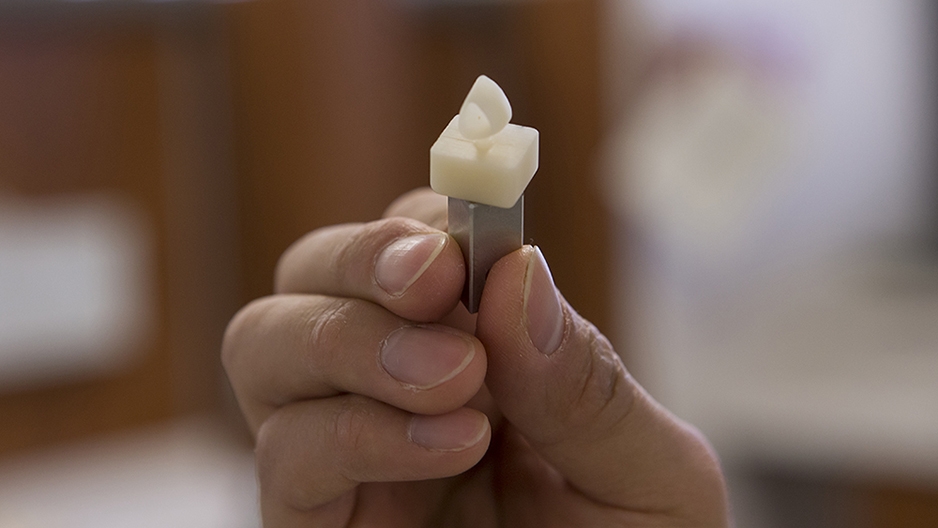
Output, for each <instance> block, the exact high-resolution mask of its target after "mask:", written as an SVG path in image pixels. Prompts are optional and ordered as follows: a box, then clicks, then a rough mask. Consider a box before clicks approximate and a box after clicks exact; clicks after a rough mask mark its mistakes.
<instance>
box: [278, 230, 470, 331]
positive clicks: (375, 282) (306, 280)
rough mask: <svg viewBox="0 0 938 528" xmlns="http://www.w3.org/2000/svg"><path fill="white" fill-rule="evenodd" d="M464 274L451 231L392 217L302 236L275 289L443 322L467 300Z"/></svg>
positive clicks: (284, 263) (282, 264)
mask: <svg viewBox="0 0 938 528" xmlns="http://www.w3.org/2000/svg"><path fill="white" fill-rule="evenodd" d="M464 268H465V266H464V264H463V259H462V253H461V252H460V250H459V246H458V245H457V244H456V242H455V241H453V239H452V238H450V237H449V236H447V235H446V233H443V232H441V231H437V230H435V229H432V228H430V227H427V226H426V225H424V224H421V223H420V222H417V221H415V220H408V219H404V218H389V219H385V220H378V221H376V222H371V223H367V224H345V225H339V226H333V227H327V228H323V229H318V230H316V231H313V232H312V233H310V234H308V235H306V236H305V237H303V238H301V239H300V240H299V241H297V242H296V243H295V244H293V246H291V247H290V248H289V249H287V251H286V252H285V253H284V254H283V256H282V257H281V259H280V262H279V264H278V265H277V272H276V280H275V284H276V285H275V290H276V291H277V292H278V293H316V294H321V295H331V296H336V297H354V298H359V299H366V300H369V301H372V302H375V303H377V304H380V305H382V306H384V307H386V308H387V309H389V310H391V311H392V312H394V313H396V314H398V315H400V316H401V317H405V318H407V319H411V320H414V321H435V320H437V319H439V318H440V317H442V316H444V315H445V314H447V313H449V312H450V311H451V310H452V309H453V308H454V307H455V306H456V303H457V302H459V296H460V295H461V293H462V285H463V280H464V276H465V271H464Z"/></svg>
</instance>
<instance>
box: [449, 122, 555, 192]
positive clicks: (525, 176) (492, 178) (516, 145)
mask: <svg viewBox="0 0 938 528" xmlns="http://www.w3.org/2000/svg"><path fill="white" fill-rule="evenodd" d="M459 119H460V116H456V117H454V118H453V120H452V121H450V123H449V126H447V127H446V130H444V131H443V134H441V135H440V138H439V139H438V140H437V141H436V143H434V144H433V147H431V148H430V187H432V188H433V190H434V191H436V192H438V193H440V194H444V195H446V196H450V197H452V198H459V199H461V200H468V201H470V202H477V203H482V204H486V205H494V206H496V207H506V208H507V207H511V206H513V205H515V202H517V201H518V198H520V197H521V195H522V194H524V189H525V188H526V187H527V186H528V183H529V182H530V181H531V178H533V177H534V173H535V172H536V171H537V160H538V150H537V147H538V132H537V130H535V129H533V128H530V127H523V126H519V125H508V126H506V127H505V128H504V129H502V131H501V132H499V133H498V134H495V135H494V136H491V137H490V138H486V139H483V140H481V141H480V140H475V141H473V140H471V139H467V138H465V137H464V136H463V135H462V134H461V133H460V132H459ZM480 143H483V144H481V145H480Z"/></svg>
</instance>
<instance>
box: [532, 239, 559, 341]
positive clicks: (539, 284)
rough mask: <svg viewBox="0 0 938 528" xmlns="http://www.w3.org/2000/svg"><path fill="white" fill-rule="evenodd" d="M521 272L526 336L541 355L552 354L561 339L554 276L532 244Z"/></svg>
mask: <svg viewBox="0 0 938 528" xmlns="http://www.w3.org/2000/svg"><path fill="white" fill-rule="evenodd" d="M530 258H531V260H529V261H528V269H527V271H526V273H525V275H524V314H525V317H526V318H527V326H528V337H530V338H531V342H532V343H534V346H535V347H536V348H537V349H538V350H539V351H540V352H541V353H542V354H544V355H547V356H549V355H551V354H553V353H554V352H555V351H556V350H557V348H558V347H560V342H561V341H562V340H563V327H564V319H563V309H562V308H561V306H560V297H558V296H557V288H556V287H555V286H554V278H553V277H552V276H551V274H550V268H548V267H547V261H546V260H544V254H543V253H541V250H540V248H538V247H535V248H534V252H533V253H532V254H531V257H530Z"/></svg>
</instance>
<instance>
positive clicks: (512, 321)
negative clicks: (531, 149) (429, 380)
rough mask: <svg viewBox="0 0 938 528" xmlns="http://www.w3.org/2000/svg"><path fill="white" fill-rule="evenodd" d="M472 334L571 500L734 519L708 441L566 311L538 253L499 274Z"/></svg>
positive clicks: (491, 280) (516, 259) (522, 253)
mask: <svg viewBox="0 0 938 528" xmlns="http://www.w3.org/2000/svg"><path fill="white" fill-rule="evenodd" d="M476 335H477V336H478V337H479V339H481V340H482V342H483V343H484V344H485V347H486V350H487V352H488V372H487V374H486V384H487V386H488V388H489V390H490V391H491V393H492V395H493V397H494V398H495V401H496V403H497V404H498V406H499V408H500V409H501V411H502V413H503V414H504V416H505V418H506V419H507V420H509V421H510V422H511V423H512V424H513V425H514V426H515V428H516V429H518V431H519V432H520V433H521V434H522V435H523V436H524V437H525V438H526V439H527V441H528V443H529V444H530V445H531V447H532V448H533V449H535V450H536V451H537V452H538V454H539V455H540V456H541V457H542V458H543V459H544V460H545V461H546V462H547V463H549V464H551V465H552V466H553V467H554V468H555V469H557V470H558V471H559V472H560V474H561V475H563V477H564V478H565V479H566V481H567V482H568V483H569V484H570V485H572V486H573V487H574V488H575V489H577V490H578V491H580V492H581V493H583V494H585V495H586V496H587V497H589V498H591V499H593V500H596V501H599V502H602V503H604V504H607V505H612V506H616V507H619V508H623V509H629V510H633V511H642V512H646V513H651V512H659V513H664V512H667V513H668V514H669V515H675V514H676V515H680V516H681V517H685V518H687V517H690V518H694V519H697V520H704V519H707V520H710V521H713V520H714V519H725V518H726V499H725V486H724V483H723V480H722V474H721V471H720V469H719V464H718V462H717V461H716V457H715V456H714V455H713V451H712V450H711V449H710V447H709V445H708V444H707V442H706V440H705V439H704V438H703V437H702V436H701V435H700V434H699V433H698V432H697V431H696V430H695V429H693V428H692V427H690V426H689V425H687V424H685V423H683V422H681V421H680V420H678V419H677V418H675V417H674V416H673V415H671V414H670V413H669V412H668V411H667V410H665V409H664V408H663V407H661V406H660V405H659V404H657V403H656V402H655V401H654V400H652V398H651V397H650V396H649V395H648V394H647V393H646V392H645V391H644V390H643V389H642V388H641V387H640V386H639V385H638V384H637V383H636V382H635V381H634V380H633V379H632V377H631V376H630V375H629V374H628V372H627V371H626V369H625V367H624V365H623V364H622V360H621V359H620V358H619V356H618V355H617V354H616V352H615V350H613V348H612V345H611V344H610V343H609V341H608V340H607V339H606V338H605V337H604V336H603V335H602V334H601V333H600V332H599V331H598V330H597V329H596V327H595V326H593V325H592V324H590V323H589V322H588V321H586V320H585V319H583V318H582V317H580V316H579V314H577V313H576V312H575V311H574V310H573V309H572V308H570V306H569V305H567V303H566V301H565V300H564V299H563V298H562V297H561V296H560V295H559V293H558V292H557V290H556V288H555V287H554V283H553V279H552V277H551V274H550V270H549V268H548V267H547V262H546V261H545V260H544V256H543V255H542V254H541V251H540V250H539V249H537V248H535V247H530V246H526V247H524V248H522V249H520V250H518V251H516V252H514V253H512V254H510V255H508V256H507V257H505V258H503V259H502V260H500V261H499V262H498V263H497V264H496V265H495V266H494V267H493V268H492V271H491V272H490V273H489V275H488V278H487V279H486V286H485V291H484V292H483V296H482V301H481V304H480V310H479V318H478V323H477V330H476ZM724 522H725V521H724Z"/></svg>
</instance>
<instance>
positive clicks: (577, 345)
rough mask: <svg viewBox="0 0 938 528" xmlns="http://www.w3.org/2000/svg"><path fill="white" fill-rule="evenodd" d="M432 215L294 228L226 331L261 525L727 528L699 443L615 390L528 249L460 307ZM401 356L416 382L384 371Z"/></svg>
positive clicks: (625, 386)
mask: <svg viewBox="0 0 938 528" xmlns="http://www.w3.org/2000/svg"><path fill="white" fill-rule="evenodd" d="M445 207H446V206H445V198H442V197H440V196H438V195H436V194H434V193H432V192H431V191H429V190H418V191H414V192H411V193H408V194H406V195H404V196H402V197H401V198H399V199H398V200H397V201H396V202H395V203H394V204H392V205H391V207H390V208H389V209H388V211H387V212H386V214H385V219H383V220H379V221H377V222H372V223H367V224H354V225H342V226H334V227H330V228H325V229H321V230H317V231H314V232H312V233H310V234H309V235H307V236H306V237H304V238H303V239H301V240H299V241H298V242H296V243H295V244H294V245H293V246H292V247H291V248H290V249H289V250H287V252H286V253H285V254H284V255H283V257H282V258H281V261H280V263H279V265H278V269H277V276H276V280H275V284H276V287H275V291H276V293H275V294H274V295H272V296H270V297H266V298H263V299H259V300H257V301H254V302H252V303H251V304H249V305H247V306H246V307H244V308H243V309H242V310H241V311H240V312H239V313H238V314H237V315H236V316H235V317H234V319H232V321H231V323H230V324H229V327H228V329H227V332H226V334H225V340H224V345H223V350H222V359H223V363H224V365H225V369H226V371H227V374H228V377H229V379H230V381H231V384H232V386H233V387H234V391H235V394H236V396H237V399H238V402H239V404H240V406H241V409H242V411H243V413H244V416H245V418H246V420H247V423H248V425H249V427H250V429H251V431H252V433H253V434H254V436H255V439H256V458H257V470H258V479H259V483H260V491H261V510H262V515H263V520H264V526H266V527H268V528H292V527H301V526H303V527H306V526H322V527H330V528H331V527H336V528H337V527H366V526H381V527H417V526H447V527H462V526H466V527H495V526H516V527H540V528H543V527H548V528H549V527H555V526H556V527H569V526H604V527H606V526H623V527H626V526H707V527H711V526H712V527H722V526H728V525H729V524H730V521H729V515H728V508H727V500H726V487H725V483H724V479H723V475H722V472H721V469H720V466H719V462H718V460H717V458H716V456H715V454H714V452H713V450H712V449H711V447H710V446H709V444H708V443H707V441H706V439H705V438H704V437H703V436H702V435H701V434H700V433H699V432H698V431H697V430H695V429H694V428H693V427H691V426H690V425H688V424H686V423H684V422H682V421H680V420H679V419H677V418H676V417H674V416H673V415H672V414H671V413H669V412H668V411H667V410H666V409H664V408H663V407H661V406H660V405H659V404H657V403H656V402H655V401H654V400H653V399H652V398H651V397H650V396H649V395H648V394H647V393H646V392H645V391H644V390H643V389H642V388H641V387H640V386H639V385H638V384H637V383H636V382H635V380H633V379H632V378H631V376H630V375H629V374H628V372H627V371H626V369H625V367H624V366H623V365H622V362H621V360H620V359H619V356H618V355H617V354H616V353H615V351H614V350H613V348H612V346H611V345H610V344H609V342H608V340H607V339H606V338H605V337H603V336H602V335H601V334H600V333H599V332H598V331H597V330H596V328H595V327H594V326H593V325H591V324H590V323H589V322H588V321H586V320H584V319H583V318H581V317H580V316H579V315H578V314H577V313H576V312H575V311H574V310H573V309H572V308H571V307H570V306H569V305H567V303H566V301H564V300H563V298H562V297H561V296H560V295H559V293H557V292H556V291H555V289H554V287H553V283H552V281H551V280H550V275H549V272H548V271H546V268H544V267H543V266H544V264H545V263H544V261H543V260H542V257H541V256H540V253H539V251H538V250H536V249H535V248H532V247H529V246H526V247H524V248H522V249H520V250H518V251H515V252H514V253H512V254H510V255H508V256H506V257H504V258H503V259H502V260H500V261H499V262H498V263H497V264H496V266H495V267H494V268H493V269H492V271H491V272H490V274H489V276H488V278H487V282H486V287H485V291H484V293H483V297H482V301H481V305H480V309H479V313H478V315H477V318H476V316H470V315H469V314H468V313H467V312H466V311H465V308H463V307H462V305H461V304H459V296H460V293H461V290H462V285H463V281H464V277H465V271H464V267H463V260H462V255H461V253H460V250H459V247H458V245H457V244H456V243H455V242H454V241H453V240H452V239H451V238H449V237H446V236H444V234H443V233H442V231H440V230H442V229H445V221H446V220H445V218H446V216H445ZM419 235H431V237H430V239H428V240H430V241H429V242H426V243H424V244H422V245H419V246H415V247H412V248H409V247H407V246H406V245H405V249H406V251H400V252H398V253H396V259H391V260H382V257H381V255H382V254H383V251H384V250H385V249H386V248H388V247H389V246H392V245H393V244H394V243H395V242H396V241H400V240H403V239H407V240H423V239H419V238H409V237H413V236H419ZM395 247H397V246H395ZM408 251H409V252H408ZM379 268H380V270H379ZM388 277H391V278H390V279H389V278H388ZM402 277H403V278H407V277H410V280H403V279H402ZM392 283H393V285H396V287H394V288H390V290H392V291H390V292H389V289H388V288H387V286H388V284H392ZM402 285H403V286H406V287H404V288H403V291H399V290H401V288H402ZM551 299H557V301H551ZM552 303H559V304H552ZM544 306H548V307H549V306H557V307H559V309H558V310H554V311H551V310H549V309H547V308H543V307H544ZM538 310H539V311H538ZM545 313H546V314H547V315H546V316H545V315H544V314H545ZM538 314H540V315H538ZM545 321H547V322H548V323H547V324H546V326H545V324H543V323H544V322H545ZM555 323H556V325H559V326H556V327H555V326H552V325H554V324H555ZM402 328H406V329H413V328H417V329H418V331H417V333H412V334H404V333H400V332H403V331H401V330H400V329H402ZM544 328H546V329H547V331H546V333H545V331H543V330H544ZM555 328H556V329H557V332H554V331H553V330H554V329H555ZM408 331H410V330H408ZM395 332H398V333H395ZM402 335H411V336H418V338H419V339H418V338H415V339H411V338H406V339H404V338H400V339H399V338H398V337H395V336H402ZM545 336H547V337H545ZM408 339H410V340H408ZM391 344H394V347H396V348H395V350H398V352H399V357H400V358H403V359H402V360H401V361H402V362H403V363H398V364H397V365H398V367H395V366H393V362H392V366H390V367H388V366H387V365H386V364H385V363H383V362H382V361H383V358H384V359H385V360H386V358H387V357H391V356H389V355H388V356H386V355H385V352H383V351H385V350H390V349H391V348H389V347H391ZM542 349H550V350H542ZM387 354H390V352H388V353H387ZM408 358H409V359H408ZM438 358H439V359H438ZM453 358H456V359H453ZM459 358H462V360H458V359H459ZM408 361H409V363H408ZM403 364H409V365H410V366H411V370H413V368H414V366H415V365H416V368H417V371H415V372H417V373H418V378H419V379H420V380H422V381H421V382H420V383H415V382H414V379H417V378H413V377H411V378H408V379H407V380H405V381H401V380H400V379H398V378H395V376H394V375H392V372H394V373H396V375H397V376H398V377H400V368H401V367H400V366H399V365H403ZM412 374H413V372H412ZM441 374H445V375H442V376H441ZM404 377H405V378H406V377H407V376H404ZM431 378H433V379H436V378H439V379H436V381H434V382H433V383H427V382H426V380H427V379H431Z"/></svg>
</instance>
